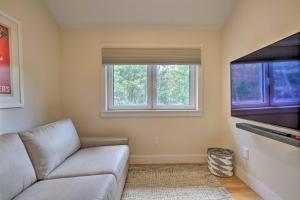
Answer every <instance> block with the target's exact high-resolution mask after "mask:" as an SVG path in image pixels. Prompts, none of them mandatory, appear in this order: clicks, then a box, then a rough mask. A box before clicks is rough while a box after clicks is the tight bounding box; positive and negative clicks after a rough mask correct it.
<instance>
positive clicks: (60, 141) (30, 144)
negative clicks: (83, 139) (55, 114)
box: [20, 119, 80, 180]
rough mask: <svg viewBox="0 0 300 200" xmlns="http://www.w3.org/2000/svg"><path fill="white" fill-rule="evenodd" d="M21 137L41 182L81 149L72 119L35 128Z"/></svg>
mask: <svg viewBox="0 0 300 200" xmlns="http://www.w3.org/2000/svg"><path fill="white" fill-rule="evenodd" d="M20 137H21V139H22V141H23V142H24V144H25V146H26V149H27V151H28V154H29V156H30V158H31V160H32V163H33V167H34V169H35V171H36V174H37V178H38V179H39V180H40V179H44V178H45V177H46V176H47V175H48V174H49V173H50V172H51V171H52V170H53V169H55V168H56V167H57V166H58V165H60V164H61V163H62V162H63V161H64V160H65V159H66V158H67V157H69V156H70V155H71V154H73V153H74V152H75V151H77V150H78V149H79V148H80V140H79V137H78V135H77V132H76V129H75V127H74V125H73V123H72V121H71V120H70V119H65V120H61V121H57V122H54V123H51V124H47V125H45V126H40V127H37V128H34V129H32V130H30V131H26V132H24V133H21V134H20Z"/></svg>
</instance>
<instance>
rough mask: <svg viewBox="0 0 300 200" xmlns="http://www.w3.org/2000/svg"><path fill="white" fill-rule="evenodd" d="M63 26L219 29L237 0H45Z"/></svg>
mask: <svg viewBox="0 0 300 200" xmlns="http://www.w3.org/2000/svg"><path fill="white" fill-rule="evenodd" d="M45 1H46V4H47V5H48V7H49V9H50V11H51V13H52V14H53V16H54V17H55V19H56V20H57V22H58V23H59V24H60V26H62V27H102V26H201V27H212V28H221V27H222V26H223V24H224V23H225V20H226V18H227V17H228V15H229V14H230V12H231V10H232V8H233V6H234V4H235V1H236V0H45Z"/></svg>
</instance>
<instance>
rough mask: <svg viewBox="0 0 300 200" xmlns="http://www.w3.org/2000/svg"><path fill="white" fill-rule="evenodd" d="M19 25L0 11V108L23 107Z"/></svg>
mask: <svg viewBox="0 0 300 200" xmlns="http://www.w3.org/2000/svg"><path fill="white" fill-rule="evenodd" d="M21 61H22V54H21V25H20V23H19V22H18V21H16V20H15V19H13V18H12V17H9V16H8V15H6V14H4V13H3V12H1V11H0V108H16V107H23V105H24V102H23V90H22V66H21V64H22V63H21Z"/></svg>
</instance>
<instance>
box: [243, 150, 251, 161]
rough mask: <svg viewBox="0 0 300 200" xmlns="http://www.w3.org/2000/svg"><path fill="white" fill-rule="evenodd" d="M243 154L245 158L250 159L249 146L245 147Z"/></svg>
mask: <svg viewBox="0 0 300 200" xmlns="http://www.w3.org/2000/svg"><path fill="white" fill-rule="evenodd" d="M242 156H243V158H244V159H245V160H249V148H248V147H243V150H242Z"/></svg>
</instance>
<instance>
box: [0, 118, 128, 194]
mask: <svg viewBox="0 0 300 200" xmlns="http://www.w3.org/2000/svg"><path fill="white" fill-rule="evenodd" d="M128 157H129V147H128V140H127V139H123V138H100V137H99V138H97V137H94V138H79V137H78V135H77V132H76V130H75V128H74V126H73V123H72V121H71V120H70V119H65V120H61V121H58V122H54V123H51V124H48V125H45V126H41V127H37V128H34V129H32V130H30V131H26V132H22V133H19V134H17V133H10V134H5V135H1V136H0V200H11V199H14V200H119V199H121V196H122V192H123V187H124V184H125V180H126V176H127V171H128Z"/></svg>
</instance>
